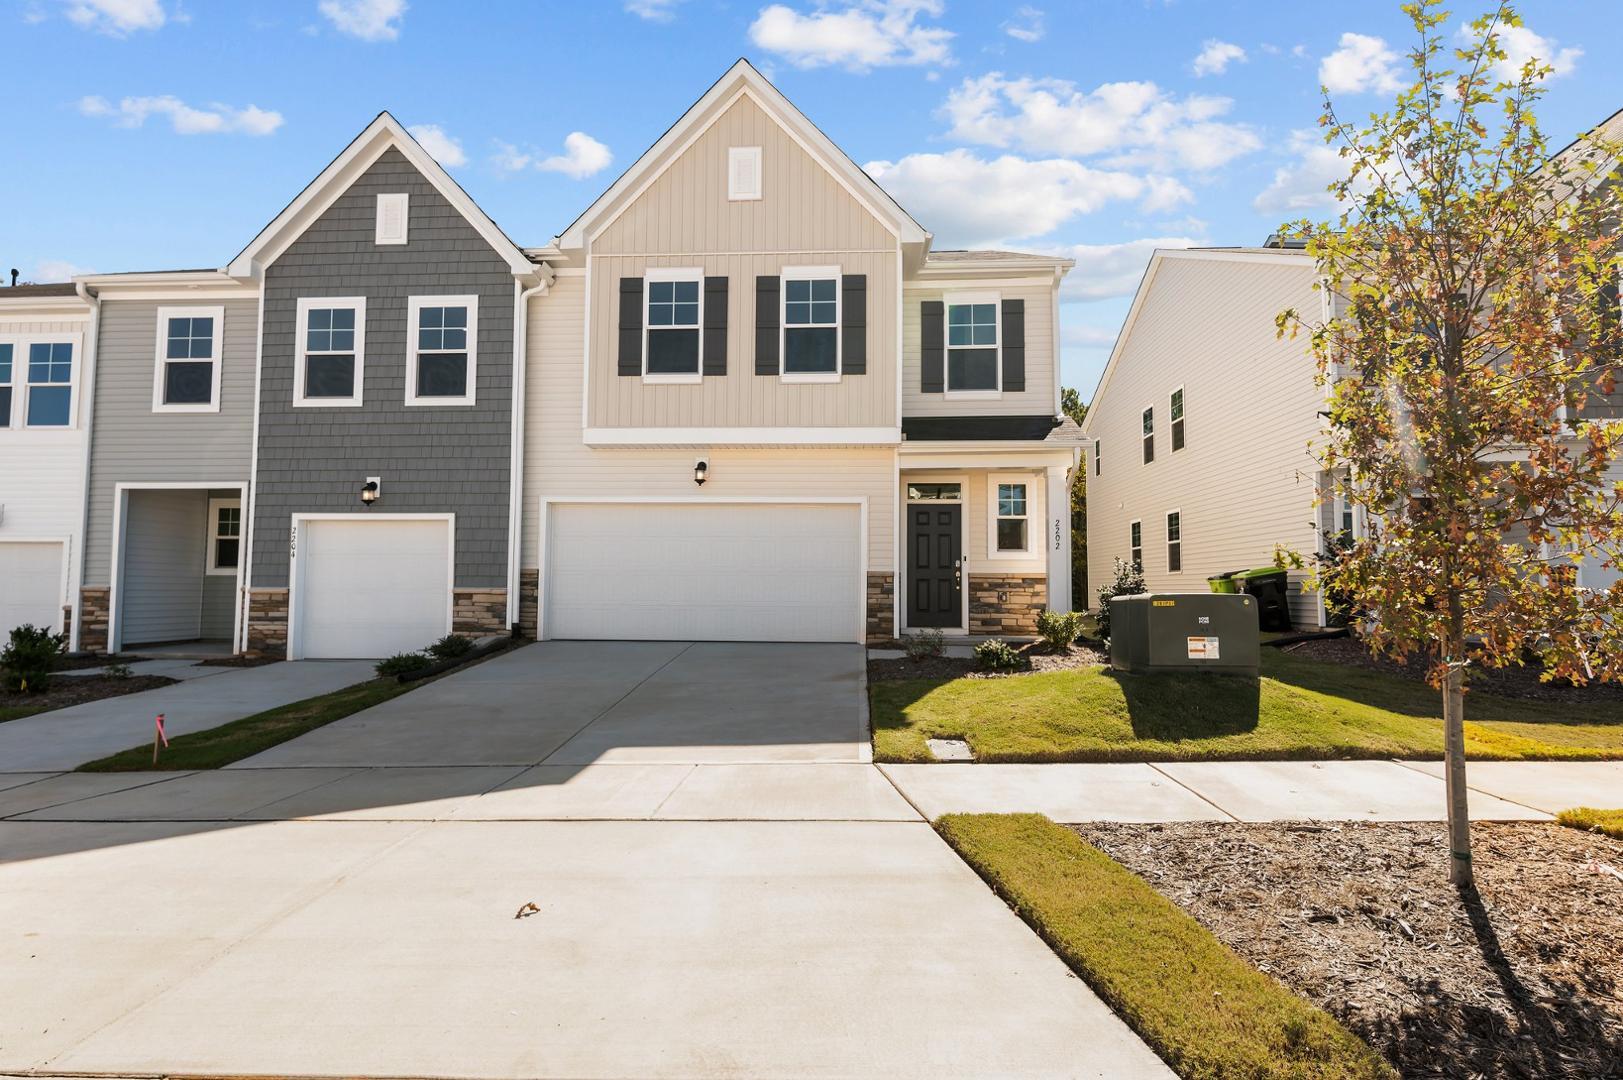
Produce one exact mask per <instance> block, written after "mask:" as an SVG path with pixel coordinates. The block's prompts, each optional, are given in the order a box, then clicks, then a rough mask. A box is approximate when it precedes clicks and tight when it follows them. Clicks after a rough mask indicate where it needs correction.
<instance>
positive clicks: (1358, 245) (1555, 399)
mask: <svg viewBox="0 0 1623 1080" xmlns="http://www.w3.org/2000/svg"><path fill="white" fill-rule="evenodd" d="M1439 3H1440V0H1417V2H1415V3H1411V4H1407V5H1405V7H1404V11H1405V13H1406V14H1407V15H1408V16H1409V17H1410V18H1411V20H1412V21H1413V23H1414V27H1415V31H1416V35H1417V38H1418V44H1417V46H1416V48H1415V49H1414V51H1413V52H1412V53H1411V61H1412V63H1413V66H1414V72H1415V81H1414V83H1413V85H1412V86H1411V87H1410V88H1409V89H1408V90H1406V91H1404V92H1403V93H1401V94H1400V95H1399V96H1398V98H1397V100H1396V102H1395V103H1394V105H1393V107H1392V109H1391V110H1390V111H1389V112H1385V113H1381V114H1377V115H1374V116H1371V117H1370V118H1369V120H1368V122H1367V124H1361V125H1355V124H1353V123H1351V122H1349V121H1347V120H1345V119H1343V117H1342V116H1341V115H1339V114H1338V113H1337V111H1336V109H1335V108H1334V106H1333V104H1332V103H1331V102H1330V101H1329V100H1328V94H1327V95H1326V97H1327V100H1326V102H1325V106H1324V115H1323V118H1322V120H1321V125H1322V126H1323V127H1324V128H1325V130H1326V139H1327V141H1328V142H1329V143H1331V144H1332V145H1334V146H1337V147H1338V148H1339V151H1340V153H1341V155H1342V157H1343V158H1344V159H1345V160H1346V162H1347V164H1348V173H1347V176H1346V178H1345V179H1343V180H1341V181H1339V182H1338V183H1336V184H1335V185H1333V186H1332V188H1331V191H1332V192H1333V193H1334V194H1335V195H1336V197H1337V199H1338V201H1339V203H1340V205H1341V206H1342V207H1343V208H1344V209H1343V212H1342V213H1341V215H1340V217H1339V219H1338V220H1336V221H1334V222H1330V223H1322V224H1317V225H1315V224H1312V223H1309V222H1298V223H1295V224H1293V225H1291V226H1287V229H1288V231H1290V232H1292V233H1295V234H1297V235H1303V236H1306V237H1307V239H1308V250H1309V252H1310V253H1311V254H1312V255H1313V256H1315V257H1316V258H1317V259H1318V261H1319V265H1320V267H1321V268H1322V272H1323V282H1324V284H1323V288H1324V289H1325V290H1327V292H1328V293H1329V295H1330V296H1331V297H1332V298H1333V302H1332V303H1330V304H1327V305H1326V311H1327V314H1323V315H1320V313H1312V314H1311V315H1310V314H1308V313H1303V312H1298V311H1288V312H1285V313H1283V314H1281V315H1280V317H1279V328H1280V332H1281V333H1282V334H1283V333H1291V334H1295V333H1297V332H1299V331H1306V332H1308V333H1310V334H1311V341H1312V350H1313V353H1314V355H1315V357H1316V358H1317V361H1318V365H1319V378H1320V380H1321V382H1322V384H1323V385H1324V386H1325V387H1326V389H1327V394H1326V396H1327V400H1328V405H1327V407H1326V408H1327V417H1328V423H1327V428H1328V430H1327V433H1326V436H1325V438H1324V440H1323V441H1322V443H1321V445H1320V446H1319V447H1318V448H1317V452H1318V454H1319V456H1320V458H1321V460H1322V463H1323V467H1324V468H1325V469H1326V470H1327V471H1328V475H1330V476H1332V477H1334V478H1335V479H1334V483H1335V485H1336V488H1337V490H1339V491H1340V492H1342V493H1344V494H1345V495H1346V496H1347V497H1349V498H1350V499H1351V501H1352V502H1353V503H1354V504H1355V505H1358V506H1361V507H1363V508H1365V510H1366V511H1367V515H1368V521H1369V528H1368V530H1367V535H1366V536H1364V537H1362V538H1361V539H1359V540H1358V541H1356V542H1355V543H1353V544H1352V545H1351V546H1350V548H1349V549H1348V550H1346V551H1345V552H1344V553H1343V554H1342V555H1341V557H1340V558H1338V559H1336V560H1335V561H1334V562H1333V563H1332V564H1331V565H1329V566H1327V567H1324V568H1322V569H1321V571H1320V575H1319V576H1320V582H1321V585H1322V586H1323V587H1325V588H1328V589H1334V590H1337V591H1339V592H1340V593H1341V594H1343V595H1344V596H1346V597H1347V598H1349V599H1350V600H1351V601H1352V602H1353V603H1354V604H1355V605H1356V606H1357V607H1358V608H1360V609H1361V610H1363V611H1366V612H1367V613H1368V614H1369V617H1370V622H1369V623H1368V639H1369V643H1370V645H1371V646H1372V647H1373V648H1374V649H1375V650H1377V651H1378V652H1381V653H1385V654H1388V655H1394V656H1399V657H1401V656H1406V655H1409V654H1412V653H1415V652H1417V651H1418V652H1421V653H1423V654H1425V655H1427V656H1428V657H1429V659H1430V661H1431V664H1430V669H1429V671H1430V678H1431V680H1432V682H1433V685H1435V686H1437V687H1439V688H1440V689H1441V691H1442V698H1443V724H1444V733H1445V737H1444V742H1445V747H1446V758H1447V770H1446V773H1447V782H1448V783H1447V786H1448V816H1449V839H1450V845H1449V846H1450V851H1451V855H1452V858H1451V859H1450V875H1449V876H1450V879H1451V880H1452V881H1454V882H1455V883H1457V884H1459V885H1461V886H1462V887H1463V886H1469V885H1470V884H1471V881H1472V876H1471V863H1470V859H1471V855H1470V832H1469V827H1468V822H1467V817H1466V794H1465V791H1466V789H1465V738H1466V732H1465V725H1464V719H1465V688H1466V670H1467V667H1468V666H1469V665H1471V664H1478V665H1483V666H1488V667H1496V666H1504V665H1510V664H1521V663H1526V662H1529V660H1531V659H1533V658H1534V657H1536V662H1537V663H1539V664H1541V665H1542V668H1543V670H1542V677H1543V678H1544V679H1547V680H1548V679H1563V680H1570V681H1571V682H1574V683H1580V684H1581V683H1585V682H1588V681H1590V680H1596V679H1609V678H1619V677H1623V582H1620V583H1618V584H1616V585H1613V586H1612V587H1611V588H1610V590H1608V591H1604V592H1602V591H1593V590H1584V589H1581V588H1579V586H1578V581H1577V562H1578V560H1580V559H1592V560H1596V561H1597V562H1598V563H1599V564H1601V565H1608V566H1612V567H1616V566H1617V565H1619V562H1620V558H1623V556H1620V553H1623V483H1615V482H1609V481H1608V480H1607V471H1608V469H1609V467H1610V466H1611V464H1612V462H1613V461H1614V460H1616V458H1617V456H1618V451H1619V447H1620V445H1623V424H1619V423H1618V422H1616V421H1613V422H1610V423H1608V422H1606V421H1602V420H1597V419H1590V418H1588V417H1589V415H1590V413H1588V412H1586V411H1585V410H1584V405H1585V403H1586V400H1588V399H1590V398H1591V397H1593V396H1595V395H1602V394H1610V393H1612V392H1613V390H1614V388H1615V382H1614V379H1615V373H1616V372H1617V370H1618V345H1619V335H1618V333H1617V326H1618V309H1617V304H1618V300H1617V289H1616V283H1617V281H1618V270H1619V253H1618V236H1617V228H1618V209H1619V205H1618V198H1617V194H1616V181H1617V175H1616V168H1617V160H1618V153H1619V147H1618V146H1617V145H1615V144H1612V143H1610V142H1608V141H1607V140H1605V139H1604V138H1601V137H1600V136H1599V135H1598V134H1594V133H1592V134H1591V135H1590V136H1588V137H1586V139H1584V140H1580V142H1579V143H1576V144H1574V146H1573V147H1571V148H1569V149H1568V150H1567V151H1564V152H1563V153H1561V154H1559V155H1557V156H1555V157H1553V158H1552V157H1551V156H1550V154H1549V150H1548V148H1547V146H1546V144H1545V140H1544V137H1543V135H1542V134H1541V133H1540V130H1539V125H1538V120H1537V117H1536V115H1535V111H1534V107H1535V105H1536V104H1537V102H1538V100H1539V97H1540V96H1541V93H1542V82H1543V79H1544V78H1545V77H1546V76H1547V75H1548V73H1549V68H1548V67H1547V66H1543V65H1541V64H1540V63H1539V62H1538V61H1531V62H1529V63H1528V64H1527V65H1526V66H1525V67H1524V68H1523V69H1522V70H1521V71H1520V72H1518V73H1517V74H1516V75H1514V76H1513V77H1509V78H1501V77H1500V76H1499V75H1497V74H1495V73H1496V72H1498V71H1501V70H1503V67H1504V65H1505V63H1506V57H1505V49H1504V47H1503V45H1502V42H1501V34H1502V33H1503V32H1504V31H1505V30H1507V29H1509V28H1511V27H1515V26H1519V25H1520V20H1519V18H1518V17H1517V15H1516V13H1515V11H1514V10H1513V9H1512V8H1511V7H1510V6H1509V5H1508V4H1502V5H1500V6H1499V7H1498V8H1497V9H1496V10H1494V11H1493V12H1491V13H1490V14H1488V15H1485V16H1484V17H1482V18H1480V19H1478V20H1476V21H1475V22H1473V23H1471V24H1470V33H1469V35H1468V36H1467V44H1466V45H1465V47H1462V48H1458V49H1455V50H1453V53H1452V55H1453V59H1454V61H1455V64H1456V67H1455V68H1454V69H1453V70H1450V69H1449V68H1448V67H1447V64H1448V60H1447V59H1446V57H1445V51H1444V35H1445V31H1444V30H1443V25H1444V23H1445V21H1446V19H1447V18H1448V14H1447V13H1446V12H1444V11H1442V10H1441V9H1440V7H1439ZM1591 412H1593V410H1591Z"/></svg>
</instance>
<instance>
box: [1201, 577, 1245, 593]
mask: <svg viewBox="0 0 1623 1080" xmlns="http://www.w3.org/2000/svg"><path fill="white" fill-rule="evenodd" d="M1206 584H1207V585H1209V586H1211V589H1212V592H1214V593H1237V592H1239V591H1240V587H1239V586H1238V585H1236V584H1235V583H1234V578H1233V576H1232V575H1230V574H1218V575H1217V576H1216V577H1209V578H1207V579H1206Z"/></svg>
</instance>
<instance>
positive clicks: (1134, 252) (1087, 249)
mask: <svg viewBox="0 0 1623 1080" xmlns="http://www.w3.org/2000/svg"><path fill="white" fill-rule="evenodd" d="M1203 242H1204V241H1202V240H1197V239H1195V238H1194V237H1190V236H1150V237H1145V238H1144V239H1142V240H1128V241H1126V242H1125V243H1121V244H1069V245H1065V246H1063V247H1050V248H1044V249H1043V250H1044V251H1045V252H1047V253H1048V254H1050V255H1063V256H1064V257H1065V258H1067V259H1075V260H1076V267H1075V268H1074V269H1073V270H1072V271H1071V272H1070V273H1069V274H1066V275H1065V280H1064V282H1063V283H1062V284H1061V285H1060V295H1061V296H1062V297H1064V298H1065V299H1066V300H1086V301H1091V300H1114V299H1116V298H1117V297H1122V296H1131V295H1132V294H1133V292H1134V290H1136V289H1137V288H1138V282H1139V279H1140V278H1142V277H1143V276H1144V268H1145V267H1146V266H1148V265H1149V263H1150V256H1151V255H1152V254H1153V253H1154V252H1155V251H1156V249H1157V248H1189V247H1194V246H1196V245H1197V244H1200V243H1203Z"/></svg>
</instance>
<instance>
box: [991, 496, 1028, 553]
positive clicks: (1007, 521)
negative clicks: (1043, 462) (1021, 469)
mask: <svg viewBox="0 0 1623 1080" xmlns="http://www.w3.org/2000/svg"><path fill="white" fill-rule="evenodd" d="M1035 488H1036V483H1035V480H1034V478H1028V477H1023V476H1020V477H1010V476H996V475H994V476H990V477H988V478H987V495H988V496H990V499H989V502H990V504H991V505H990V506H989V507H988V512H987V515H986V519H987V537H986V553H987V555H988V557H990V558H993V559H1015V558H1023V557H1026V556H1029V555H1030V554H1031V553H1032V546H1031V545H1032V540H1033V538H1034V537H1033V533H1034V532H1035V531H1036V530H1035V529H1034V527H1033V523H1034V522H1035V520H1036V515H1035V513H1034V511H1035V507H1033V506H1032V504H1031V496H1032V492H1033V491H1034V490H1035Z"/></svg>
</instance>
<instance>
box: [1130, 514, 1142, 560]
mask: <svg viewBox="0 0 1623 1080" xmlns="http://www.w3.org/2000/svg"><path fill="white" fill-rule="evenodd" d="M1128 533H1129V536H1130V538H1129V540H1128V550H1129V555H1128V561H1129V562H1131V563H1132V564H1133V566H1135V567H1137V568H1138V569H1140V570H1142V569H1143V568H1144V523H1143V522H1140V521H1135V522H1133V523H1132V525H1130V526H1128Z"/></svg>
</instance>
